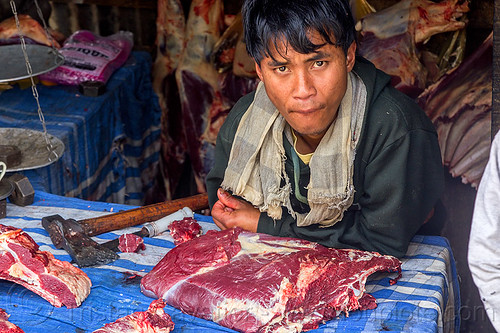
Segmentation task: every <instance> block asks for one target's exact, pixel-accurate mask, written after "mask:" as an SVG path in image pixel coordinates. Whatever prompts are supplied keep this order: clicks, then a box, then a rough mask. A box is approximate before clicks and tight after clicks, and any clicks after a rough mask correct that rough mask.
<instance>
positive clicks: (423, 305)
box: [0, 192, 460, 333]
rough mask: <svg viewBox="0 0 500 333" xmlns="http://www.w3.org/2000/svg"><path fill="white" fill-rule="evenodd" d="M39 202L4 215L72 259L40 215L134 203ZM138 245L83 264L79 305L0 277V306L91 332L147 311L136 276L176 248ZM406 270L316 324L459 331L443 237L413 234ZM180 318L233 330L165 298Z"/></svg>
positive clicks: (81, 213) (37, 327)
mask: <svg viewBox="0 0 500 333" xmlns="http://www.w3.org/2000/svg"><path fill="white" fill-rule="evenodd" d="M35 200H36V201H35V203H34V204H33V205H31V206H27V207H19V206H14V205H12V204H7V217H6V218H4V219H1V220H0V223H2V224H6V225H13V226H16V227H21V228H23V229H24V230H25V231H26V232H27V233H28V234H29V235H30V236H32V237H33V239H34V240H35V241H36V242H37V243H38V244H39V245H40V249H41V250H45V251H50V252H52V253H53V254H54V255H55V257H56V258H58V259H61V260H68V261H69V260H71V259H70V257H69V255H68V254H67V253H66V252H65V251H63V250H55V249H54V247H53V245H52V243H51V241H50V238H49V237H48V234H47V233H46V232H45V230H44V229H43V228H42V227H41V218H42V217H44V216H48V215H53V214H59V215H61V216H62V217H63V218H74V219H76V220H79V219H84V218H89V217H94V216H98V215H102V214H109V213H110V212H117V211H119V210H124V209H130V208H132V207H131V206H125V205H119V204H109V203H103V202H89V201H84V200H80V199H75V198H64V197H59V196H55V195H52V194H47V193H44V192H38V193H37V194H36V198H35ZM196 217H197V219H198V220H199V221H200V224H201V225H202V227H203V231H204V232H206V231H207V230H209V229H216V226H215V225H214V224H213V223H212V222H211V219H210V218H209V217H206V216H201V215H197V216H196ZM138 229H139V228H138V227H134V228H129V229H127V230H121V231H117V232H113V233H106V234H103V235H100V236H98V237H95V239H96V240H97V241H99V242H101V241H105V240H109V239H114V238H116V237H118V236H119V234H121V233H124V232H131V231H136V230H138ZM145 244H146V250H145V251H144V252H141V253H121V254H120V256H121V258H120V259H119V260H117V261H115V262H114V263H112V264H109V265H106V266H100V267H97V268H84V269H83V271H85V272H86V273H87V274H88V276H89V277H90V279H91V280H92V289H91V292H90V295H89V297H88V298H87V299H86V300H85V301H84V302H83V303H82V305H81V306H80V307H79V308H76V309H67V308H65V307H62V308H55V307H53V306H51V305H50V304H49V303H48V302H47V301H45V300H44V299H42V298H41V297H39V296H38V295H36V294H34V293H32V292H31V291H29V290H27V289H25V288H23V287H21V286H19V285H17V284H14V283H11V282H7V281H0V308H3V309H5V310H6V311H7V313H9V314H10V315H11V317H10V321H12V322H13V323H15V324H17V325H18V326H19V327H21V328H22V329H23V330H24V331H25V332H26V333H30V332H41V333H47V332H59V333H63V332H68V333H74V332H79V333H83V332H92V331H93V330H95V329H97V328H99V327H101V326H103V325H104V324H105V323H108V322H112V321H115V320H116V319H118V318H120V317H123V316H125V315H128V314H130V313H132V312H135V311H145V310H146V309H147V308H148V306H149V304H150V303H151V301H152V300H153V299H151V298H148V297H146V296H144V295H143V294H142V293H141V292H140V287H139V279H138V278H134V276H135V275H140V276H142V275H144V274H145V273H147V272H149V271H150V270H151V269H152V268H153V266H154V265H155V264H156V263H157V262H158V261H159V260H160V259H161V258H162V257H163V256H164V255H165V253H166V252H167V251H168V250H169V249H170V248H172V247H173V246H174V245H173V243H172V238H171V237H170V235H168V233H167V234H166V235H161V236H159V237H157V238H147V239H145ZM402 261H403V266H402V269H403V272H402V274H403V275H402V278H401V279H400V280H399V281H398V282H397V283H396V284H395V285H392V286H391V285H390V284H389V280H390V278H393V277H394V274H386V273H376V274H374V275H372V276H371V278H369V280H368V283H367V288H366V291H367V292H368V293H370V294H372V295H373V296H375V298H376V299H377V303H378V307H377V308H376V309H374V310H366V311H354V312H352V313H350V315H349V317H348V318H346V317H344V316H342V317H340V318H337V319H334V320H331V321H329V322H327V323H326V324H324V325H321V326H320V327H319V328H318V329H316V330H313V331H311V332H315V333H319V332H334V331H335V332H373V331H392V332H418V333H422V332H458V330H459V324H460V323H459V316H458V311H459V307H460V299H459V289H458V282H457V274H456V270H455V261H454V258H453V254H452V252H451V249H450V245H449V244H448V241H447V240H446V239H445V238H442V237H437V236H416V237H415V238H414V239H413V241H412V243H411V246H410V248H409V250H408V253H407V255H406V257H404V258H403V260H402ZM165 310H166V312H167V313H168V314H170V316H171V317H172V320H173V321H174V323H175V330H174V332H193V333H194V332H196V333H199V332H233V331H232V330H230V329H227V328H225V327H222V326H219V325H217V324H215V323H213V322H210V321H206V320H203V319H199V318H195V317H192V316H189V315H186V314H183V313H181V312H180V311H179V310H177V309H175V308H173V307H170V306H167V307H166V308H165Z"/></svg>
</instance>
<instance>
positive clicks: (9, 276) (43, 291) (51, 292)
mask: <svg viewBox="0 0 500 333" xmlns="http://www.w3.org/2000/svg"><path fill="white" fill-rule="evenodd" d="M0 279H3V280H8V281H12V282H15V283H18V284H20V285H22V286H24V287H26V288H27V289H29V290H31V291H33V292H34V293H36V294H38V295H40V296H41V297H43V298H44V299H46V300H47V301H48V302H49V303H50V304H52V305H54V306H56V307H61V306H62V305H65V306H66V307H67V308H76V307H78V306H80V304H81V303H82V302H83V301H84V300H85V298H87V296H88V295H89V293H90V286H91V282H90V279H89V278H88V276H87V274H85V273H84V272H83V271H82V270H80V269H79V268H77V267H75V266H73V265H71V264H70V263H69V262H67V261H61V260H58V259H55V258H54V255H52V253H50V252H47V251H40V250H39V248H38V245H37V244H36V243H35V241H34V240H33V239H32V238H31V237H30V236H29V235H28V234H27V233H25V232H24V231H22V230H21V229H17V228H14V227H11V226H5V225H2V224H0Z"/></svg>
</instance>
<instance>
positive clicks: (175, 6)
mask: <svg viewBox="0 0 500 333" xmlns="http://www.w3.org/2000/svg"><path fill="white" fill-rule="evenodd" d="M185 21H186V19H185V17H184V11H183V9H182V4H181V2H180V0H159V1H158V15H157V19H156V51H157V52H156V57H155V62H154V64H153V70H152V75H153V90H154V91H155V93H156V95H157V96H158V102H159V104H160V108H161V110H162V114H161V128H162V131H161V136H160V137H161V165H162V167H161V168H160V173H161V174H162V178H163V179H164V185H165V194H166V199H171V195H172V193H173V191H174V190H175V188H176V186H177V183H178V180H179V179H180V177H181V174H182V172H183V170H184V166H183V164H184V162H185V160H186V156H185V154H186V153H185V151H186V140H185V133H184V131H183V128H182V126H179V124H180V123H181V119H180V112H177V110H179V108H180V105H179V98H178V90H177V85H176V83H175V76H174V74H175V70H176V69H177V67H178V65H179V61H180V59H181V55H182V52H183V50H184V32H185V28H186V22H185Z"/></svg>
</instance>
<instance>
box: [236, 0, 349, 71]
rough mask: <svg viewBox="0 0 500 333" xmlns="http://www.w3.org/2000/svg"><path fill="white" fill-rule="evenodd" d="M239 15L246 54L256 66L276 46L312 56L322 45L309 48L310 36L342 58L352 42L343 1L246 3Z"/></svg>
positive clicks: (255, 0)
mask: <svg viewBox="0 0 500 333" xmlns="http://www.w3.org/2000/svg"><path fill="white" fill-rule="evenodd" d="M242 14H243V27H244V33H245V42H246V47H247V51H248V53H249V54H250V56H251V57H252V58H253V59H254V60H255V61H256V62H257V64H258V65H259V66H260V61H261V60H262V58H263V57H267V56H271V55H272V51H273V50H274V49H276V50H278V48H277V45H279V43H280V42H286V43H288V46H290V47H292V48H293V49H294V50H295V51H297V52H299V53H303V54H307V53H312V52H315V51H316V50H318V49H319V48H320V47H322V46H323V45H324V44H319V45H317V44H313V43H312V42H311V41H310V39H309V37H308V33H310V32H314V31H317V32H318V33H319V34H320V35H321V37H323V39H324V40H325V41H326V43H328V44H332V45H336V46H340V47H342V49H343V50H344V53H345V54H347V50H348V48H349V46H350V45H351V43H352V42H353V41H354V40H355V38H356V32H355V29H354V19H353V17H352V14H351V9H350V7H349V3H348V1H347V0H246V1H245V2H244V4H243V8H242ZM332 37H334V39H335V40H334V41H333V40H332Z"/></svg>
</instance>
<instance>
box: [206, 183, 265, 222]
mask: <svg viewBox="0 0 500 333" xmlns="http://www.w3.org/2000/svg"><path fill="white" fill-rule="evenodd" d="M217 196H218V197H219V201H217V202H216V203H215V204H214V206H213V207H212V217H213V219H214V222H215V224H216V225H217V226H218V227H219V228H221V229H222V230H225V229H230V228H233V227H240V228H243V229H245V230H247V231H252V232H256V231H257V224H258V223H259V217H260V211H259V210H258V209H257V208H255V207H254V206H252V205H251V204H250V203H248V202H246V201H244V200H240V199H238V198H235V197H233V196H232V195H231V194H230V193H228V192H226V191H224V190H223V189H221V188H220V189H219V190H217Z"/></svg>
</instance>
